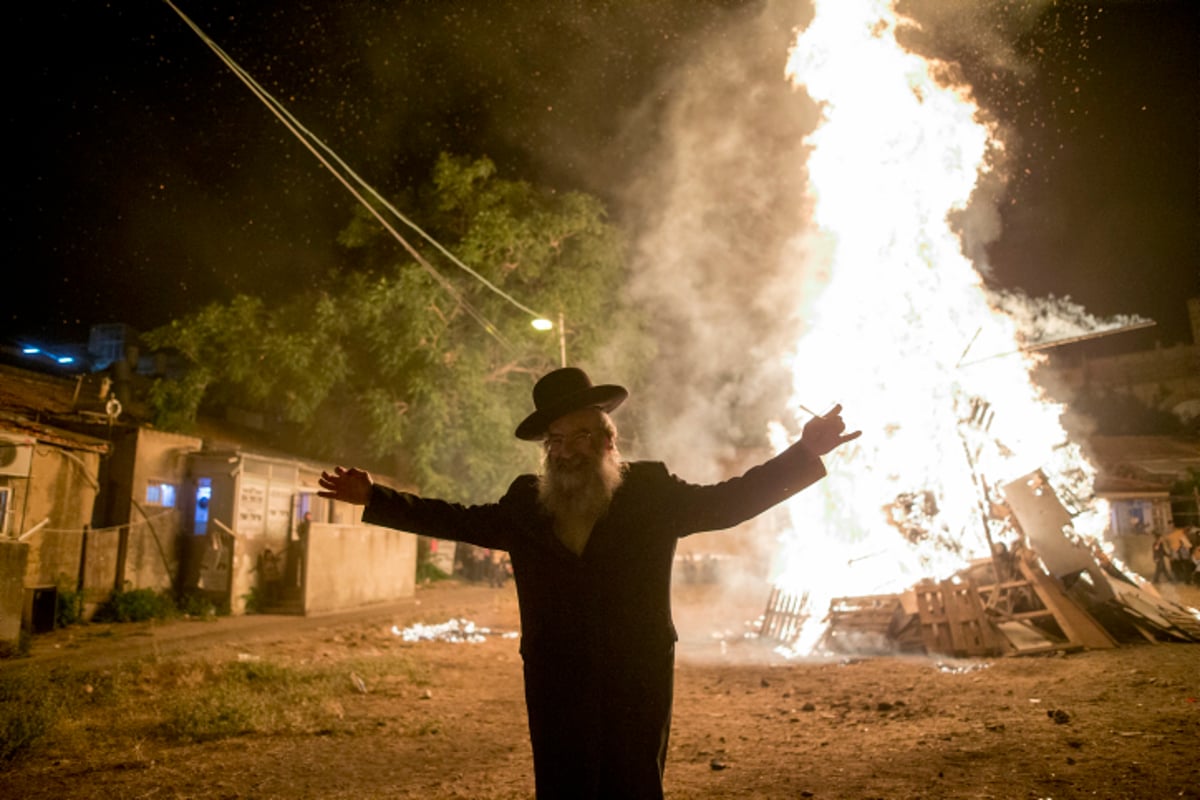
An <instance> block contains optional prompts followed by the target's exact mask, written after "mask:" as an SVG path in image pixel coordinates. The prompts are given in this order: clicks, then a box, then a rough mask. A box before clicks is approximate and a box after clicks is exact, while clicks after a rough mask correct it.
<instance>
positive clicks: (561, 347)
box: [558, 311, 567, 367]
mask: <svg viewBox="0 0 1200 800" xmlns="http://www.w3.org/2000/svg"><path fill="white" fill-rule="evenodd" d="M558 355H559V359H560V360H561V364H562V366H564V367H565V366H566V365H567V329H566V327H565V324H564V323H563V312H561V311H559V312H558Z"/></svg>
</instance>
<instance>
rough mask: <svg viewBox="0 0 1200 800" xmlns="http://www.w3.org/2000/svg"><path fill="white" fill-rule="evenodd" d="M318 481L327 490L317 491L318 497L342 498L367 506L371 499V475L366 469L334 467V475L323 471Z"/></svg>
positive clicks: (346, 501) (343, 500)
mask: <svg viewBox="0 0 1200 800" xmlns="http://www.w3.org/2000/svg"><path fill="white" fill-rule="evenodd" d="M318 483H319V484H320V485H321V488H322V489H324V490H325V491H323V492H317V496H318V497H328V498H329V499H330V500H341V501H342V502H343V503H353V504H354V505H356V506H365V505H366V504H367V501H368V500H370V499H371V476H370V475H369V474H368V473H367V472H366V471H365V470H361V469H354V468H351V469H342V468H341V467H334V468H333V474H332V475H330V474H329V473H328V472H322V473H321V479H320V480H319V481H318Z"/></svg>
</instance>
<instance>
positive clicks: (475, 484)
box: [146, 156, 649, 499]
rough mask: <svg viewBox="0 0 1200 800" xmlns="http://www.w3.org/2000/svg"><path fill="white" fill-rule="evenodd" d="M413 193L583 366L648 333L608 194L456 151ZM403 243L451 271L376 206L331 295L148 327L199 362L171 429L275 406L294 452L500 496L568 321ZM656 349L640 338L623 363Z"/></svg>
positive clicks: (160, 392)
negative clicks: (509, 170)
mask: <svg viewBox="0 0 1200 800" xmlns="http://www.w3.org/2000/svg"><path fill="white" fill-rule="evenodd" d="M413 196H414V198H415V199H414V200H412V201H411V202H410V203H409V204H408V205H409V206H410V207H409V208H408V209H406V214H407V215H408V216H410V217H411V218H414V219H419V220H421V222H422V226H423V227H424V228H425V229H426V230H427V231H429V232H430V234H431V235H432V237H433V238H434V239H436V240H437V241H439V242H441V243H442V244H443V245H445V246H446V247H447V248H448V249H449V250H450V251H451V252H453V253H455V254H456V255H457V256H458V258H459V259H460V260H461V261H462V262H463V263H465V264H467V265H469V266H470V268H471V269H472V270H474V271H475V272H476V273H477V274H478V276H479V277H481V278H482V279H484V280H486V281H487V282H489V283H491V284H492V285H493V286H494V287H496V288H497V289H499V290H500V291H502V292H504V293H507V294H508V295H509V296H511V297H512V298H515V299H517V300H519V302H520V303H522V304H524V305H526V306H528V307H530V308H534V309H538V310H541V311H543V312H544V313H546V314H547V315H551V316H552V317H555V318H556V317H557V314H558V313H560V312H561V313H562V314H563V315H564V316H565V317H566V319H567V320H569V321H570V326H569V327H570V330H569V338H568V341H567V348H568V352H569V355H570V359H571V362H572V363H583V364H586V363H587V362H588V360H589V359H590V358H591V357H592V355H593V354H594V353H595V351H596V348H597V347H598V346H599V344H600V343H601V342H602V341H603V340H604V334H605V332H606V331H611V330H614V329H618V328H619V329H622V330H623V331H626V332H628V331H637V330H639V329H640V325H639V320H637V319H636V317H635V316H634V315H632V314H631V312H629V311H628V310H626V309H625V308H623V306H622V303H621V300H620V297H621V292H620V289H621V286H622V285H623V283H624V278H625V252H624V243H623V240H622V237H621V234H620V231H619V230H618V229H617V227H616V226H614V225H613V224H612V223H611V222H610V221H609V220H608V218H607V215H606V213H605V210H604V208H603V206H602V204H601V203H600V202H599V201H598V200H596V199H595V198H593V197H590V196H587V195H584V194H581V193H577V192H565V193H560V192H554V191H549V190H545V189H540V188H537V187H534V186H532V185H531V184H529V183H527V182H524V181H518V180H509V179H505V178H502V177H500V176H499V175H498V174H497V170H496V167H495V165H494V164H493V163H492V162H491V161H490V160H488V159H486V158H480V159H475V160H472V159H466V158H460V157H452V156H443V157H441V158H440V159H439V160H438V162H437V165H436V167H435V169H434V171H433V175H432V180H431V181H430V183H429V184H428V185H427V186H424V187H422V188H421V190H420V191H418V192H416V193H414V195H413ZM405 236H406V238H408V239H409V241H410V242H411V243H413V244H414V246H416V247H417V248H418V250H419V251H420V252H421V253H422V254H423V255H424V257H425V258H427V259H428V261H429V263H430V264H431V265H432V267H433V269H435V270H436V271H437V272H438V273H440V275H441V276H443V277H442V278H441V279H439V278H438V277H437V276H436V275H435V274H432V273H431V271H430V270H429V269H427V268H425V267H424V266H422V265H421V264H419V263H418V262H417V260H415V259H414V258H413V257H412V256H411V255H410V254H409V253H408V252H407V251H406V250H405V249H404V248H403V247H402V246H401V245H400V244H399V243H397V242H396V241H395V240H394V239H393V238H392V237H391V236H390V235H388V234H387V232H386V231H385V230H384V229H383V227H382V226H381V225H379V223H378V221H377V220H375V218H374V217H373V216H372V215H371V214H370V213H369V212H367V211H366V210H365V209H361V210H359V212H358V213H356V214H355V216H354V218H353V219H352V220H351V221H350V222H349V224H348V225H347V226H346V228H345V229H344V230H343V231H342V233H341V235H340V237H339V242H340V243H341V244H342V245H343V246H344V247H345V248H346V250H347V259H348V261H351V262H353V264H354V268H353V269H348V270H346V271H343V272H341V273H338V274H335V275H331V276H330V277H329V279H328V280H327V281H326V282H325V284H324V285H323V286H322V287H321V288H320V289H319V290H313V291H307V292H302V293H299V294H296V295H294V296H292V297H291V298H290V299H288V300H287V301H285V302H283V303H281V304H279V305H277V306H271V307H268V306H267V305H266V304H265V303H264V302H263V301H261V300H259V299H256V298H251V297H245V296H240V297H237V298H234V300H233V301H231V302H230V303H227V304H214V305H211V306H208V307H206V308H204V309H202V310H201V311H199V312H198V313H196V314H194V315H191V316H189V317H186V318H184V319H180V320H176V321H174V322H172V323H171V324H169V325H167V326H164V327H162V328H160V329H158V330H156V331H153V332H151V333H150V334H148V335H147V337H146V338H147V341H148V342H149V343H150V344H151V346H154V347H159V348H168V347H169V348H175V349H177V350H179V351H180V352H182V353H183V354H184V355H185V356H186V358H187V361H188V363H189V365H190V368H189V369H188V370H187V372H186V374H184V375H183V376H181V377H178V378H172V379H161V380H159V381H158V382H156V384H155V386H154V387H153V389H152V392H151V397H150V399H151V403H152V406H153V408H154V409H155V413H156V423H157V424H159V425H160V426H162V427H166V428H169V429H177V430H178V429H186V427H187V426H188V425H189V424H191V423H192V422H194V420H195V418H196V415H197V414H198V413H200V412H201V410H202V408H204V407H217V406H222V405H234V406H237V407H241V408H246V409H249V410H253V411H257V412H261V413H263V414H265V415H267V416H268V417H269V418H270V419H271V420H273V421H274V422H275V423H276V430H277V431H279V432H281V434H285V435H286V438H285V439H282V440H281V441H279V444H280V445H281V446H285V447H287V448H288V449H290V450H292V451H294V452H299V453H303V454H306V455H309V456H311V457H314V458H322V459H336V460H339V461H343V462H353V463H364V464H367V465H369V466H371V468H372V469H376V470H386V471H387V472H389V473H390V474H394V475H398V476H401V477H404V478H407V479H410V480H412V481H414V482H415V483H416V484H417V485H418V486H419V487H420V488H421V490H422V491H424V492H428V493H431V494H452V495H453V496H455V497H463V498H464V499H471V498H477V497H478V498H482V497H489V496H494V495H495V494H496V493H498V492H500V491H502V490H503V489H504V488H505V487H506V483H507V481H508V480H509V479H510V478H511V476H512V475H513V470H514V468H527V467H529V466H532V465H531V464H530V461H531V459H532V458H534V457H535V456H534V455H533V454H531V452H530V448H528V447H527V446H525V447H522V446H520V444H519V443H517V442H515V440H514V439H513V436H512V430H513V427H514V425H515V423H516V421H517V420H519V418H520V417H521V415H522V414H524V413H526V412H527V411H528V410H529V409H528V405H529V391H530V388H531V386H532V384H533V382H534V380H535V379H536V377H537V376H538V375H540V374H542V373H544V372H545V371H547V370H549V369H551V368H553V367H554V366H557V364H558V358H559V352H558V351H559V340H558V332H557V331H555V332H553V333H550V334H547V333H545V332H539V331H535V330H534V329H533V328H532V327H531V325H530V322H531V318H530V316H529V315H528V314H527V313H525V312H523V311H521V310H519V309H518V308H516V307H515V306H514V305H513V304H512V302H511V301H510V300H508V299H506V298H505V297H502V296H500V295H499V294H497V292H496V291H493V290H492V289H490V288H488V287H487V286H485V285H484V283H483V282H482V281H481V280H478V279H476V278H475V277H471V276H469V275H467V274H466V272H464V271H463V270H461V269H460V267H458V266H456V265H454V264H452V263H451V262H450V261H449V260H448V259H446V258H445V257H443V256H441V255H440V254H438V253H437V252H436V250H435V249H434V248H433V247H432V246H429V245H428V243H426V242H423V241H422V240H419V239H418V238H417V237H415V236H411V237H410V236H408V234H405ZM447 279H448V281H449V282H450V283H451V284H452V287H453V288H452V289H447V287H446V286H445V285H444V284H445V281H446V280H447ZM623 338H625V339H626V340H628V339H629V338H630V337H629V334H628V333H626V334H625V336H624V337H623ZM646 352H649V351H648V349H646V348H640V347H630V348H629V354H630V355H629V357H628V363H626V364H623V365H622V369H623V374H628V375H629V376H630V377H631V378H632V377H633V375H634V374H635V372H636V370H637V369H638V366H639V365H638V364H637V363H636V362H637V360H638V356H637V355H634V354H637V353H646Z"/></svg>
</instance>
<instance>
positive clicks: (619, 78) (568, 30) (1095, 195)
mask: <svg viewBox="0 0 1200 800" xmlns="http://www.w3.org/2000/svg"><path fill="white" fill-rule="evenodd" d="M767 6H770V7H772V8H773V9H774V11H773V12H771V14H770V23H769V25H768V26H767V27H768V28H770V29H771V30H772V31H773V34H772V36H773V38H771V39H770V41H772V42H776V43H780V44H781V47H780V49H779V52H778V54H777V55H771V54H768V55H767V56H764V58H766V60H767V64H768V66H769V67H770V68H771V70H773V69H774V67H773V66H771V63H770V62H771V59H776V60H777V61H778V76H779V77H778V81H779V82H780V83H781V84H782V83H783V82H784V78H783V76H782V69H783V62H784V59H785V58H786V51H785V48H786V43H787V42H788V41H789V39H790V30H791V29H792V28H793V27H794V26H795V25H798V24H802V23H803V22H805V21H806V20H807V19H808V17H809V15H810V14H811V10H810V9H808V8H806V7H805V5H804V4H803V3H797V4H795V8H791V7H790V4H785V3H778V2H775V3H769V4H768V3H761V2H735V0H724V1H723V2H719V1H717V0H659V1H658V2H629V3H624V2H591V3H584V2H556V3H545V4H543V3H534V2H511V3H499V2H494V3H493V2H488V3H484V2H390V3H384V2H366V1H365V0H349V1H347V2H338V3H326V4H319V3H318V4H313V3H296V2H286V3H285V2H256V3H238V2H219V1H217V0H206V1H205V2H187V0H183V2H181V3H180V7H181V8H182V9H183V11H184V12H185V13H187V14H188V15H189V16H190V17H191V18H192V19H193V20H194V21H195V22H196V23H197V24H198V25H199V26H200V27H201V28H203V29H204V30H205V31H206V32H207V33H208V34H209V35H210V36H212V37H213V39H215V40H216V42H217V43H218V44H219V45H220V46H221V47H223V48H224V49H225V50H226V51H227V52H228V53H229V54H230V55H231V56H232V57H233V58H234V59H236V60H237V61H238V62H239V63H240V64H241V66H242V67H243V68H245V69H246V70H247V71H248V72H249V73H250V74H252V75H253V76H254V77H255V78H256V79H257V80H258V81H259V82H260V83H261V84H263V85H264V86H265V87H266V88H267V89H268V90H269V91H271V92H272V93H273V94H274V95H275V96H276V97H277V98H278V99H279V100H280V101H281V102H283V103H284V104H285V105H287V107H288V108H289V110H290V111H291V112H292V113H293V114H294V115H295V116H296V117H298V118H299V119H300V120H301V121H302V122H303V123H305V124H306V125H307V126H308V127H309V128H310V129H312V130H313V131H314V132H316V133H317V134H318V135H320V136H321V137H322V138H323V139H324V140H325V141H326V142H327V143H328V144H329V145H330V146H331V147H333V148H334V149H335V150H336V151H337V152H338V153H339V154H340V155H341V156H342V158H343V159H344V160H345V161H346V162H348V163H349V164H350V165H351V166H352V167H354V169H355V170H356V171H357V172H358V173H359V174H360V175H362V176H363V177H364V178H365V179H367V180H368V181H370V182H371V183H372V184H373V185H375V186H376V188H378V189H379V190H380V191H382V192H384V193H385V194H387V193H395V192H397V191H399V190H400V189H402V188H403V187H405V186H407V185H412V184H414V183H418V182H420V181H422V180H424V178H425V177H426V175H427V174H428V171H429V169H430V167H431V165H432V162H433V159H434V157H435V156H436V154H437V153H438V152H439V151H443V150H447V151H453V152H457V153H462V154H466V155H485V154H486V155H488V156H490V157H491V158H492V159H493V160H495V161H496V162H497V164H498V165H499V167H500V169H501V171H502V173H503V174H505V175H506V176H509V177H522V178H527V179H531V180H534V181H536V182H539V183H543V184H547V185H550V186H554V187H557V188H560V189H582V190H585V191H589V192H593V193H596V194H598V195H600V196H602V197H603V198H605V199H606V200H607V201H608V202H609V204H610V208H611V209H612V211H613V215H614V218H615V219H617V220H620V221H627V222H630V224H631V225H633V226H634V227H636V225H637V220H636V219H631V218H630V217H631V216H632V215H633V214H635V213H636V208H637V207H638V206H637V205H635V204H626V202H625V200H626V198H627V197H628V187H629V186H630V184H631V183H633V182H635V181H636V179H637V178H638V177H639V176H640V175H641V174H643V171H644V168H645V166H646V165H645V163H644V161H643V159H645V158H647V157H649V155H650V154H652V153H654V152H657V151H656V149H655V148H652V147H648V146H644V145H645V144H646V143H647V142H651V141H654V139H655V136H656V133H657V132H658V130H659V127H660V122H661V119H662V115H663V114H666V113H668V110H669V109H670V108H671V105H672V99H673V98H672V96H671V92H672V87H673V86H678V85H679V84H678V82H673V81H672V80H670V79H669V78H670V76H672V75H678V74H680V72H681V71H683V72H686V71H687V70H688V69H689V64H690V63H691V61H692V59H693V58H694V56H695V54H696V53H697V52H700V51H701V50H703V49H704V48H706V47H708V46H709V45H710V44H711V43H712V42H717V41H720V40H721V39H722V38H725V37H729V36H734V35H737V32H738V31H740V30H744V26H743V23H744V21H745V20H746V19H748V18H750V17H754V16H756V15H760V14H762V13H763V9H764V7H767ZM917 6H918V8H916V11H915V13H920V14H924V15H925V18H923V19H924V21H926V22H927V25H928V28H927V30H928V31H929V32H930V35H931V36H932V37H934V39H935V41H933V42H930V43H929V46H930V47H931V48H933V49H935V50H938V51H939V52H940V54H942V55H949V56H953V57H958V58H961V59H963V68H964V71H965V72H966V74H967V75H968V76H970V77H971V78H972V80H973V82H974V83H975V84H976V91H977V94H978V96H979V99H980V102H981V104H982V105H984V107H985V108H988V109H989V110H991V111H992V113H994V114H995V115H996V116H997V117H998V118H999V119H1001V121H1002V122H1003V123H1004V125H1005V126H1006V127H1007V128H1008V129H1009V130H1010V131H1011V132H1012V134H1013V136H1014V138H1013V140H1012V141H1013V144H1012V148H1011V153H1012V155H1013V161H1012V164H1011V166H1012V172H1013V175H1014V176H1015V178H1014V179H1013V181H1012V182H1011V183H1010V185H1009V189H1008V197H1007V198H1006V201H1005V202H1004V203H1003V204H1002V205H1001V207H1000V213H1001V219H1002V222H1003V231H1002V233H1001V235H1000V238H999V239H998V240H997V241H996V242H995V243H994V244H993V245H992V246H991V247H990V249H989V256H990V262H991V263H990V267H989V269H990V274H989V280H990V281H991V282H992V283H993V284H994V285H997V286H1002V287H1006V288H1015V289H1021V290H1024V291H1026V292H1027V293H1029V294H1031V295H1034V296H1044V295H1055V296H1058V297H1062V296H1070V297H1071V298H1072V299H1073V300H1074V301H1076V302H1078V303H1079V304H1081V305H1083V306H1084V307H1085V308H1086V309H1087V310H1088V311H1089V312H1091V313H1093V314H1095V315H1097V316H1101V317H1104V316H1109V315H1117V314H1137V315H1141V316H1144V317H1148V318H1151V319H1154V320H1156V321H1157V323H1158V325H1157V326H1156V327H1155V328H1153V329H1151V330H1150V331H1147V332H1143V333H1137V334H1124V335H1122V336H1120V337H1111V338H1112V339H1114V340H1116V339H1121V342H1117V343H1115V344H1114V346H1120V347H1135V346H1148V345H1151V344H1153V343H1154V342H1155V341H1159V342H1161V343H1163V344H1172V343H1176V342H1186V341H1189V340H1190V331H1189V328H1188V324H1187V315H1186V308H1185V305H1184V301H1185V298H1187V297H1188V296H1195V295H1197V294H1200V144H1198V143H1200V102H1198V97H1200V88H1198V87H1200V54H1198V48H1200V45H1198V44H1197V43H1198V42H1200V24H1198V20H1200V3H1196V2H1194V0H1179V1H1178V2H1173V1H1171V0H1161V1H1158V0H1144V1H1143V2H1118V3H1096V4H1082V3H1072V2H1060V3H1057V4H1048V3H1037V4H1034V3H1023V2H1015V1H1014V2H994V3H987V4H985V3H978V2H975V0H971V1H970V2H965V0H964V2H961V3H952V2H940V1H939V2H935V0H924V2H921V3H918V4H917ZM920 6H924V8H923V9H922V8H920ZM985 8H986V9H988V10H987V11H986V12H984V11H981V9H985ZM10 13H13V14H15V16H16V21H15V24H13V25H12V26H11V27H10V31H11V34H10V35H11V36H12V37H13V38H14V39H17V40H20V39H24V38H26V37H28V38H29V39H30V40H31V50H32V52H33V55H29V56H25V57H22V58H21V59H20V60H19V61H18V60H16V59H17V56H16V54H15V52H14V51H15V50H16V49H17V48H10V54H9V73H10V79H11V80H12V81H13V82H14V83H15V84H16V85H17V87H18V94H17V96H18V97H22V96H23V97H26V98H28V100H27V101H10V102H9V104H8V105H7V117H8V119H7V126H6V127H7V128H8V131H9V134H10V138H9V141H10V142H13V144H14V146H11V147H10V150H9V153H10V159H11V160H12V161H13V162H15V164H13V166H15V169H14V170H13V171H14V172H15V173H16V176H17V177H16V181H15V183H16V185H15V187H14V188H13V189H12V190H10V192H9V198H10V199H9V204H8V211H7V213H6V215H5V223H6V239H7V240H8V242H9V255H8V259H7V261H8V264H9V268H8V273H9V275H10V281H9V283H8V288H7V290H6V291H5V293H4V297H5V300H4V303H3V307H2V314H0V334H2V335H4V336H5V337H14V336H18V335H29V336H40V337H45V338H46V339H47V340H51V341H59V342H62V341H70V340H75V339H83V338H85V336H86V331H87V328H88V326H89V325H91V324H93V323H99V322H112V321H120V322H127V323H129V324H131V325H133V326H134V327H136V328H139V329H143V330H145V329H149V328H153V327H155V326H157V325H160V324H163V323H165V322H167V321H169V320H170V319H171V318H172V317H173V316H177V315H181V314H185V313H188V312H190V311H194V310H196V309H198V308H199V307H201V306H202V305H203V304H205V303H208V302H211V301H214V300H227V299H228V298H230V297H232V296H233V295H234V294H235V293H239V292H247V293H253V294H259V295H263V296H268V297H270V296H272V295H279V296H283V295H286V294H287V293H289V292H291V291H293V290H295V289H296V288H297V287H298V286H300V285H303V284H305V283H315V282H319V281H321V280H322V279H324V278H325V277H326V276H328V275H329V274H330V273H331V271H336V270H337V269H339V266H340V263H341V259H340V256H339V253H338V249H337V246H336V245H335V244H334V241H333V240H334V236H335V235H336V233H337V231H338V230H339V229H340V227H341V226H342V225H344V223H345V222H346V221H347V219H348V218H349V215H350V213H351V210H352V208H353V205H354V202H355V201H354V200H353V198H351V197H350V195H349V194H348V193H347V192H346V191H345V190H344V189H343V188H342V187H341V186H340V185H339V184H338V183H336V181H335V180H334V179H333V178H332V177H331V176H330V175H329V174H328V172H326V171H325V170H324V168H323V167H321V166H320V164H319V163H318V162H317V161H316V160H315V159H314V158H313V157H312V155H311V154H309V153H308V152H307V151H306V150H304V149H303V147H302V146H301V145H300V144H299V142H297V141H296V140H295V139H294V138H293V137H292V135H291V134H290V133H288V132H287V131H286V130H285V129H284V128H283V126H282V125H280V124H279V123H278V122H277V121H276V120H275V118H274V117H272V116H271V114H270V112H269V111H268V110H267V108H266V107H265V106H263V105H262V104H261V103H260V102H259V101H258V100H257V99H255V98H254V97H253V95H252V94H251V93H250V92H249V90H248V89H246V88H245V87H244V86H243V85H242V84H241V83H240V82H239V81H238V80H237V78H236V77H235V76H234V75H233V74H232V73H231V72H230V71H229V70H228V69H227V68H226V67H225V65H223V64H222V63H221V62H220V61H219V60H218V59H217V57H216V56H215V55H214V54H213V53H212V52H211V51H210V50H209V49H208V48H207V47H206V46H205V45H204V44H203V42H202V41H201V40H200V39H199V38H198V37H197V36H196V35H195V34H194V33H193V32H192V31H191V30H189V29H188V28H187V27H186V26H185V25H184V23H183V21H182V20H181V19H180V18H179V17H178V16H177V15H176V14H175V13H174V12H173V11H172V10H171V8H170V7H169V6H168V5H166V4H165V3H161V2H153V0H137V1H136V2H117V1H116V0H114V1H113V2H109V3H103V2H95V1H92V2H66V3H57V4H32V3H27V4H22V5H21V6H20V7H19V10H17V11H15V12H10ZM964 30H966V31H967V32H968V34H963V31H964ZM972 30H974V32H975V34H978V39H979V41H972V38H971V35H969V34H970V33H971V31H972ZM981 31H982V32H985V33H986V35H983V34H981V33H980V32H981ZM997 36H999V37H1000V38H1002V39H1003V40H1004V41H1001V42H997V41H993V40H994V39H995V38H996V37H997ZM767 72H770V70H768V71H767ZM767 72H764V75H765V74H767ZM768 79H769V78H763V80H768ZM750 88H752V87H748V91H749V89H750ZM642 207H644V206H642ZM18 275H19V276H20V277H19V281H18V280H17V277H16V276H18ZM18 286H20V287H21V288H20V289H19V290H18V289H17V287H18Z"/></svg>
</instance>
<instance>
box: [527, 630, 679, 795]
mask: <svg viewBox="0 0 1200 800" xmlns="http://www.w3.org/2000/svg"><path fill="white" fill-rule="evenodd" d="M674 686H675V648H674V645H671V646H670V647H668V648H667V649H666V650H659V651H657V652H652V653H649V654H644V656H639V657H637V658H620V659H589V660H587V661H585V660H584V659H580V658H577V657H573V656H570V655H568V656H565V657H548V656H541V657H534V658H531V657H529V656H526V659H525V704H526V707H527V708H528V711H529V736H530V741H531V743H532V744H533V770H534V780H535V783H536V785H537V797H538V800H662V796H663V793H662V776H663V766H664V765H665V763H666V758H667V741H668V738H669V735H670V730H671V704H672V697H673V693H674Z"/></svg>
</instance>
